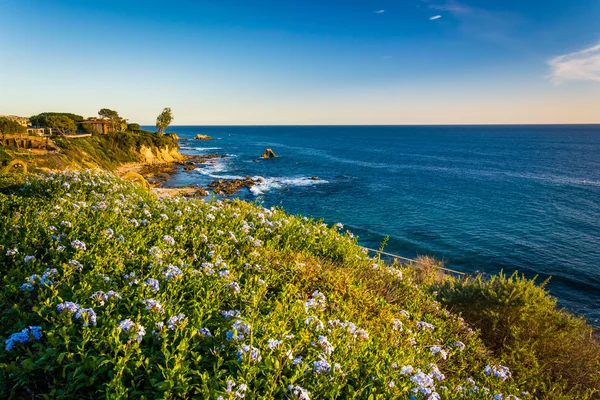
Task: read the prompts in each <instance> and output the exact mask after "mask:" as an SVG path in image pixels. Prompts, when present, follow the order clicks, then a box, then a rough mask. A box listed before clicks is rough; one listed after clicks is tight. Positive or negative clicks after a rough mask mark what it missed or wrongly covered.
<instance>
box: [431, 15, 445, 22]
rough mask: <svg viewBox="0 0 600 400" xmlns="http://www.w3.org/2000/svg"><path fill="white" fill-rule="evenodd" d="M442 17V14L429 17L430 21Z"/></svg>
mask: <svg viewBox="0 0 600 400" xmlns="http://www.w3.org/2000/svg"><path fill="white" fill-rule="evenodd" d="M440 18H442V16H441V15H434V16H433V17H431V18H429V20H430V21H435V20H436V19H440Z"/></svg>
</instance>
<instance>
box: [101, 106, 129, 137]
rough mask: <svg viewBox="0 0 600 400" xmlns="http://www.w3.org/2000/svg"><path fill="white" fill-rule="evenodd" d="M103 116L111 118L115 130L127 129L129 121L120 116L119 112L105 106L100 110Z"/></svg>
mask: <svg viewBox="0 0 600 400" xmlns="http://www.w3.org/2000/svg"><path fill="white" fill-rule="evenodd" d="M98 115H99V116H101V117H102V118H108V119H110V125H111V128H112V130H113V131H124V130H125V129H127V121H126V120H125V119H123V118H121V117H120V116H119V113H118V112H116V111H115V110H111V109H110V108H103V109H101V110H100V111H98Z"/></svg>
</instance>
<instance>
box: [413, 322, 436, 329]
mask: <svg viewBox="0 0 600 400" xmlns="http://www.w3.org/2000/svg"><path fill="white" fill-rule="evenodd" d="M434 329H435V326H433V325H432V324H430V323H428V322H423V321H419V322H417V330H418V331H424V330H434Z"/></svg>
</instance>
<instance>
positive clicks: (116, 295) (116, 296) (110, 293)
mask: <svg viewBox="0 0 600 400" xmlns="http://www.w3.org/2000/svg"><path fill="white" fill-rule="evenodd" d="M106 297H107V298H108V299H110V300H119V299H121V295H120V294H119V293H118V292H115V291H114V290H109V291H108V292H106Z"/></svg>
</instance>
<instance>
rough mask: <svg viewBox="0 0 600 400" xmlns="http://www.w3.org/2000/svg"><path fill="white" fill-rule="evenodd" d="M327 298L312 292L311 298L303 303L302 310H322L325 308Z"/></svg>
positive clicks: (319, 293)
mask: <svg viewBox="0 0 600 400" xmlns="http://www.w3.org/2000/svg"><path fill="white" fill-rule="evenodd" d="M326 302H327V298H326V297H325V295H324V294H323V293H321V292H319V291H314V292H313V293H312V295H311V298H310V299H308V300H307V301H305V302H304V309H305V310H306V312H308V311H309V310H310V309H311V308H317V309H320V310H324V309H325V307H326Z"/></svg>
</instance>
